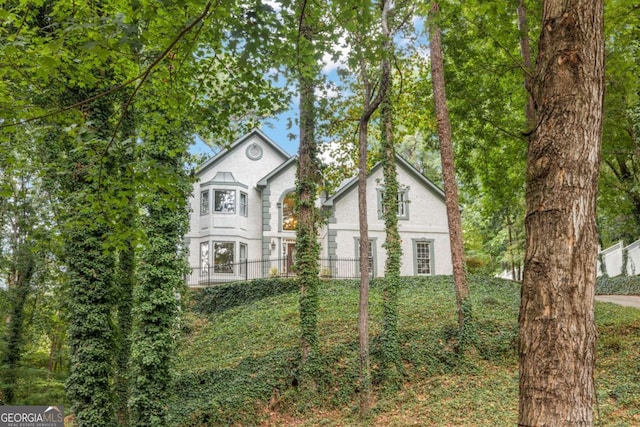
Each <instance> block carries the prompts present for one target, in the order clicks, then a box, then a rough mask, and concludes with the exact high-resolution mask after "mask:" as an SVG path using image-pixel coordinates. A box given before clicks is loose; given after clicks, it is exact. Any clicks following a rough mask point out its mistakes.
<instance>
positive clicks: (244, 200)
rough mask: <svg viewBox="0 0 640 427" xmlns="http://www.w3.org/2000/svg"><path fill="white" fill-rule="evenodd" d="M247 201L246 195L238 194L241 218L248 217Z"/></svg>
mask: <svg viewBox="0 0 640 427" xmlns="http://www.w3.org/2000/svg"><path fill="white" fill-rule="evenodd" d="M248 199H249V198H248V196H247V194H246V193H242V192H240V215H242V216H248V215H249V204H248V203H247V202H248Z"/></svg>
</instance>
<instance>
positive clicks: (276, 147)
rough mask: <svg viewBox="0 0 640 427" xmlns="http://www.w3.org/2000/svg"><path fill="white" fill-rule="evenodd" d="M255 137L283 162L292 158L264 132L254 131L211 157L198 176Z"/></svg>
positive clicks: (200, 169)
mask: <svg viewBox="0 0 640 427" xmlns="http://www.w3.org/2000/svg"><path fill="white" fill-rule="evenodd" d="M253 137H258V138H260V139H261V140H262V142H263V143H264V144H265V145H266V146H268V147H270V148H271V149H272V150H273V151H274V152H275V153H276V155H278V156H279V157H281V158H282V161H283V162H284V161H285V160H287V159H289V158H290V157H291V156H290V155H289V154H288V153H287V152H286V151H284V150H283V149H282V147H280V146H279V145H278V144H276V143H275V142H274V141H273V140H271V138H269V137H268V136H267V135H265V134H264V132H262V131H261V130H259V129H254V130H252V131H251V132H249V133H247V134H245V135H243V136H241V137H240V138H238V139H236V140H235V141H234V142H233V143H231V145H230V146H229V148H225V149H223V150H221V151H220V152H219V153H217V154H216V155H215V156H213V157H211V158H210V159H209V160H207V161H206V162H204V163H203V164H202V165H200V167H198V169H197V170H196V175H202V174H203V173H205V172H206V171H207V170H209V169H210V168H212V167H213V166H215V165H217V164H218V163H220V162H221V161H222V160H224V159H225V158H226V157H227V156H228V155H229V153H231V152H233V151H234V150H235V149H236V148H238V147H240V146H241V145H243V144H244V143H245V142H247V140H249V139H251V138H253Z"/></svg>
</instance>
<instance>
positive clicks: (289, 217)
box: [282, 191, 298, 231]
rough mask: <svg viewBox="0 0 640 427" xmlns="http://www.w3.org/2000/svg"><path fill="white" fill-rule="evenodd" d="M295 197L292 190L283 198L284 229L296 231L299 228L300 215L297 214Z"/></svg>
mask: <svg viewBox="0 0 640 427" xmlns="http://www.w3.org/2000/svg"><path fill="white" fill-rule="evenodd" d="M295 197H296V194H295V193H294V192H293V191H292V192H290V193H288V194H287V195H286V196H285V197H284V200H282V230H284V231H295V230H296V228H298V217H297V215H296V214H295V211H294V207H295V200H296V199H295Z"/></svg>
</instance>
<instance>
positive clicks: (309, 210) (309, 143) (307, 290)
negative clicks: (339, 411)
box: [295, 1, 320, 388]
mask: <svg viewBox="0 0 640 427" xmlns="http://www.w3.org/2000/svg"><path fill="white" fill-rule="evenodd" d="M295 10H296V14H297V16H298V17H299V18H298V22H299V27H298V35H297V44H296V54H297V58H296V59H297V64H296V70H297V73H296V74H297V79H298V88H299V92H300V118H299V120H300V148H299V151H298V170H297V176H296V206H295V207H296V211H297V215H298V225H297V229H296V254H297V255H296V258H297V260H296V268H297V269H298V275H299V282H300V325H301V350H302V360H301V364H302V366H301V372H302V386H303V387H307V388H314V386H313V384H315V381H316V380H315V378H314V374H313V372H314V370H317V368H318V367H317V364H318V358H319V354H318V352H319V345H318V285H319V280H320V279H319V277H318V274H319V269H318V257H319V254H320V248H319V245H318V237H317V236H318V219H319V218H318V212H317V209H316V206H315V200H316V195H317V182H318V181H319V179H318V178H319V167H318V158H317V154H316V153H317V142H316V140H315V127H316V120H317V119H316V112H315V109H316V107H315V99H316V96H315V93H314V92H315V88H316V81H317V80H318V79H319V75H320V70H319V64H318V58H317V56H318V53H317V52H316V48H315V47H314V43H316V40H315V39H316V35H315V34H316V33H317V25H318V22H319V21H318V11H317V10H316V7H315V5H314V4H313V3H312V2H307V1H301V2H298V3H297V4H296V9H295Z"/></svg>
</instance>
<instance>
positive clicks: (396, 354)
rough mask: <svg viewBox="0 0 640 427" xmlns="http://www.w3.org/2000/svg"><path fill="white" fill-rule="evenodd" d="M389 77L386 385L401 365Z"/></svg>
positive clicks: (395, 380) (396, 378) (385, 122)
mask: <svg viewBox="0 0 640 427" xmlns="http://www.w3.org/2000/svg"><path fill="white" fill-rule="evenodd" d="M391 86H392V81H391V76H390V77H389V88H388V89H387V91H388V94H387V96H385V98H384V100H383V101H382V104H381V106H380V116H381V119H382V155H383V159H382V162H383V174H384V194H385V197H384V199H383V201H382V202H383V203H384V215H383V216H384V224H385V233H386V239H385V243H384V245H385V250H386V252H387V260H386V263H385V271H384V288H383V291H382V304H383V306H382V308H383V313H384V322H383V330H382V336H381V353H382V355H381V359H382V360H381V371H382V372H381V374H382V380H383V381H384V382H385V383H386V385H387V386H389V387H399V386H400V385H401V380H402V375H403V373H404V367H403V365H402V358H401V356H400V345H399V343H398V292H399V290H400V289H399V288H400V263H401V259H402V246H401V240H400V234H399V232H398V200H397V194H398V191H399V188H398V187H399V186H398V172H397V170H396V151H395V147H394V140H393V107H392V103H391V97H390V96H389V95H390V92H391Z"/></svg>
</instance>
